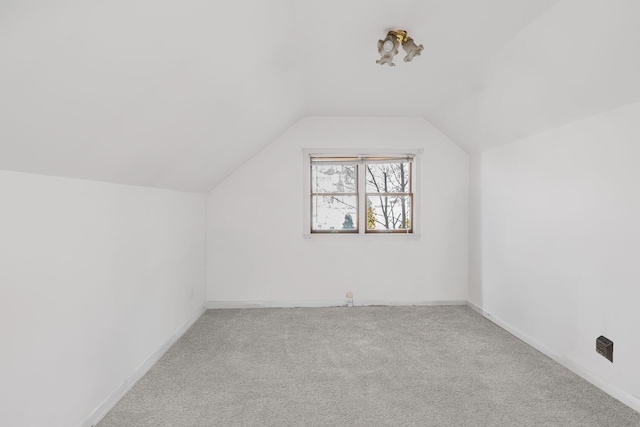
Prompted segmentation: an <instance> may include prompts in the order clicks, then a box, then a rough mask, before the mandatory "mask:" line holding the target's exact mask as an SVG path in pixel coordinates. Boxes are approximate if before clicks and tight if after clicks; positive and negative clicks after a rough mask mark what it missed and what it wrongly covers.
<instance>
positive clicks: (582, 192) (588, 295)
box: [470, 103, 640, 410]
mask: <svg viewBox="0 0 640 427" xmlns="http://www.w3.org/2000/svg"><path fill="white" fill-rule="evenodd" d="M639 124H640V103H637V104H632V105H629V106H627V107H623V108H621V109H617V110H613V111H610V112H608V113H605V114H603V115H599V116H595V117H592V118H589V119H585V120H582V121H579V122H576V123H573V124H571V125H568V126H564V127H560V128H557V129H554V130H551V131H548V132H545V133H543V134H539V135H537V136H534V137H531V138H528V139H525V140H522V141H519V142H517V143H513V144H510V145H507V146H504V147H501V148H496V149H494V150H491V151H488V152H486V153H484V155H483V157H482V165H481V172H480V175H481V182H480V185H481V187H482V197H481V207H480V209H481V214H480V221H481V224H482V229H481V235H482V258H481V264H482V268H481V269H480V270H479V271H481V273H480V274H481V277H474V278H472V280H471V283H472V286H474V284H475V287H476V289H472V290H471V291H470V299H471V301H472V302H473V303H475V304H477V305H479V306H481V307H482V308H484V309H485V310H486V311H488V312H489V313H490V314H491V315H492V316H494V317H495V318H497V319H499V321H502V322H504V323H506V324H507V325H510V326H511V327H512V328H514V329H515V330H517V331H520V332H521V333H523V334H525V335H527V336H528V337H529V338H531V339H532V340H533V341H536V342H538V343H539V344H541V345H542V346H543V347H545V348H546V349H548V350H549V351H550V352H552V353H554V354H556V355H557V356H558V357H559V358H560V359H562V360H564V361H565V362H566V363H567V364H568V365H570V366H573V367H574V368H576V369H577V370H579V371H582V373H583V374H584V375H585V377H587V378H590V379H591V380H595V382H597V383H599V384H600V385H601V386H602V385H606V386H612V387H613V388H611V389H610V391H611V390H613V391H614V392H615V393H614V394H615V395H616V397H618V398H621V399H622V400H623V401H625V402H626V403H627V404H630V405H632V406H633V407H635V408H636V409H637V410H640V400H638V399H639V398H640V365H639V364H638V361H640V340H639V339H638V337H639V336H640V335H639V332H638V328H639V327H640V283H639V278H640V243H639V242H640V167H639V166H638V159H640V125H639ZM474 203H477V200H476V201H474ZM475 210H476V209H473V211H475ZM472 222H473V221H472ZM474 262H475V261H472V264H473V263H474ZM478 288H479V289H478ZM601 334H602V335H605V336H607V337H608V338H610V339H612V340H613V341H614V363H613V364H611V363H610V362H608V361H607V360H606V359H604V358H603V357H601V356H599V355H598V354H597V353H596V352H595V340H596V338H597V337H598V336H599V335H601Z"/></svg>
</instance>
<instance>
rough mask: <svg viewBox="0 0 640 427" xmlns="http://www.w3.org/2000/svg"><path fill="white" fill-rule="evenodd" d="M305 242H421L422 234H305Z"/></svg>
mask: <svg viewBox="0 0 640 427" xmlns="http://www.w3.org/2000/svg"><path fill="white" fill-rule="evenodd" d="M303 238H304V239H305V240H354V239H355V240H361V239H364V240H385V241H398V240H420V233H304V234H303Z"/></svg>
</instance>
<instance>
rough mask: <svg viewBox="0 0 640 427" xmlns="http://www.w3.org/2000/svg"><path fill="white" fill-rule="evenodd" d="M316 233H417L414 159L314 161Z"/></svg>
mask: <svg viewBox="0 0 640 427" xmlns="http://www.w3.org/2000/svg"><path fill="white" fill-rule="evenodd" d="M310 160H311V161H310V166H311V174H310V177H311V183H310V188H311V192H310V195H311V200H310V202H311V209H310V213H311V232H312V233H361V232H362V231H364V232H365V233H413V156H387V157H381V156H377V157H374V156H369V157H367V156H364V157H363V156H359V157H335V156H311V157H310Z"/></svg>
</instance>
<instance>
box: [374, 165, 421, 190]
mask: <svg viewBox="0 0 640 427" xmlns="http://www.w3.org/2000/svg"><path fill="white" fill-rule="evenodd" d="M410 165H411V164H410V163H409V162H393V163H367V164H366V165H365V174H366V175H365V180H366V181H367V193H410V192H411V187H410V178H411V176H410V170H411V168H410Z"/></svg>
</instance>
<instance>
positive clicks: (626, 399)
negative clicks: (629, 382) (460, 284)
mask: <svg viewBox="0 0 640 427" xmlns="http://www.w3.org/2000/svg"><path fill="white" fill-rule="evenodd" d="M467 305H468V306H469V307H470V308H471V309H472V310H474V311H477V312H478V313H480V314H481V315H482V316H484V317H486V318H487V319H489V320H490V321H492V322H493V323H495V324H496V325H498V326H500V327H501V328H502V329H504V330H505V331H507V332H509V333H510V334H511V335H514V336H516V337H517V338H519V339H521V340H522V341H524V342H525V343H527V344H529V345H530V346H531V347H533V348H535V349H536V350H538V351H539V352H541V353H543V354H545V355H546V356H548V357H550V358H551V359H553V360H555V361H556V362H558V363H559V364H561V365H562V366H564V367H565V368H567V369H569V370H570V371H572V372H573V373H575V374H576V375H578V376H580V377H582V378H584V379H585V380H587V381H589V382H590V383H591V384H593V385H594V386H596V387H598V388H599V389H600V390H602V391H604V392H605V393H607V394H608V395H609V396H611V397H613V398H615V399H617V400H619V401H620V402H622V403H624V404H625V405H627V406H628V407H630V408H631V409H633V410H635V411H637V412H640V399H638V398H637V397H635V396H633V395H631V394H629V393H627V392H626V391H624V390H621V389H620V388H618V387H616V386H615V385H613V384H611V383H609V382H607V381H605V380H604V379H603V378H602V377H600V376H598V375H595V374H593V373H592V372H590V371H589V370H587V369H585V368H584V367H583V366H581V365H579V364H577V363H575V362H573V361H571V360H569V359H567V358H566V357H564V356H561V355H559V354H558V353H556V352H554V351H552V350H551V349H550V348H549V347H547V346H545V345H544V344H542V343H540V342H539V341H537V340H535V339H534V338H532V337H531V336H529V335H527V334H525V333H524V332H522V331H521V330H519V329H517V328H514V327H513V326H511V325H510V324H509V323H507V322H505V321H504V320H502V319H500V318H499V317H496V316H494V315H493V314H491V313H489V312H488V311H486V310H485V309H483V308H482V307H479V306H478V305H476V304H474V303H472V302H471V301H467Z"/></svg>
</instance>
